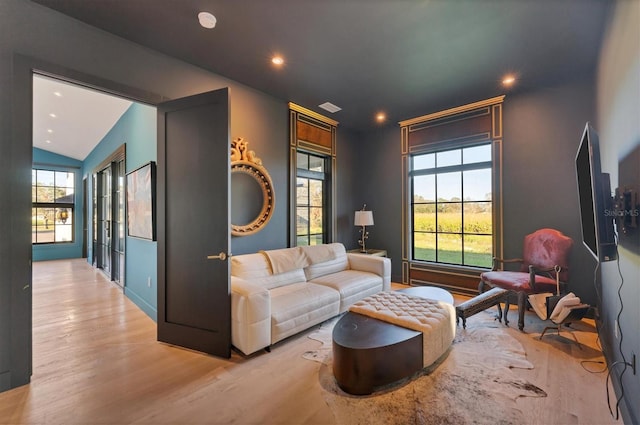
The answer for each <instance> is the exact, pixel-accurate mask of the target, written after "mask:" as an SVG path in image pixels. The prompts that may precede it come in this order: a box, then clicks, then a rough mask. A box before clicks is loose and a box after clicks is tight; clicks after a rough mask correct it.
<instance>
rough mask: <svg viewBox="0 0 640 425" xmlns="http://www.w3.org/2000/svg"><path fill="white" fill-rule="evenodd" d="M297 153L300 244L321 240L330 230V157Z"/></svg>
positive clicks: (298, 233)
mask: <svg viewBox="0 0 640 425" xmlns="http://www.w3.org/2000/svg"><path fill="white" fill-rule="evenodd" d="M296 156H297V158H296V163H297V172H296V241H297V245H318V244H322V243H324V242H326V234H327V225H326V222H327V202H328V194H329V191H328V190H327V181H328V180H329V179H328V177H329V176H328V174H327V165H326V164H327V159H326V158H325V157H322V156H318V155H312V154H309V153H304V152H300V151H298V152H297V154H296Z"/></svg>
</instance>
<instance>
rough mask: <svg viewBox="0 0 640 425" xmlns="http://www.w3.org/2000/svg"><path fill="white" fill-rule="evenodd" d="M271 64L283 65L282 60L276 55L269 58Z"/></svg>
mask: <svg viewBox="0 0 640 425" xmlns="http://www.w3.org/2000/svg"><path fill="white" fill-rule="evenodd" d="M271 63H272V64H274V65H277V66H282V65H284V58H283V57H282V56H280V55H276V56H274V57H272V58H271Z"/></svg>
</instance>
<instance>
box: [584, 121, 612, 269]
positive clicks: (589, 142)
mask: <svg viewBox="0 0 640 425" xmlns="http://www.w3.org/2000/svg"><path fill="white" fill-rule="evenodd" d="M576 176H577V178H578V197H579V198H580V222H581V225H582V242H583V243H584V245H585V246H586V247H587V249H588V250H589V252H590V253H591V254H592V255H593V256H594V257H595V258H596V260H598V261H611V260H615V259H616V258H617V247H616V236H615V229H614V218H615V214H614V211H613V198H612V196H611V183H610V181H609V174H606V173H603V172H602V171H601V168H600V145H599V140H598V134H597V133H596V131H595V130H594V129H593V127H591V125H590V124H589V123H587V124H586V125H585V128H584V132H583V133H582V139H581V140H580V146H579V147H578V152H577V154H576Z"/></svg>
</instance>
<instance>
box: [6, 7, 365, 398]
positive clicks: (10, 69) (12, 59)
mask: <svg viewBox="0 0 640 425" xmlns="http://www.w3.org/2000/svg"><path fill="white" fill-rule="evenodd" d="M32 68H35V69H38V70H40V71H46V72H49V73H52V74H55V75H60V76H65V77H67V78H71V79H74V80H76V81H81V82H89V83H91V84H93V85H95V86H97V87H100V88H104V89H108V90H109V91H111V92H112V93H114V94H121V95H126V96H127V97H130V98H132V99H134V100H140V101H143V102H147V103H151V104H154V103H156V102H157V101H158V100H161V99H171V98H177V97H182V96H188V95H191V94H196V93H200V92H204V91H208V90H214V89H218V88H222V87H229V92H230V104H231V111H230V112H231V114H230V116H231V123H230V126H231V137H232V138H235V137H244V138H245V140H247V141H249V146H250V148H251V149H252V150H254V151H255V152H256V154H257V155H258V156H259V157H260V158H261V159H262V161H263V165H264V166H265V167H266V168H267V170H268V171H269V173H270V175H271V178H272V180H273V184H274V188H275V192H276V210H275V214H274V216H273V218H272V219H271V221H270V222H269V224H268V225H267V227H266V228H265V229H264V230H262V231H260V232H259V233H257V234H256V235H255V236H249V237H244V238H234V239H233V240H232V241H231V248H232V252H233V253H234V254H241V253H245V252H255V251H257V250H260V249H270V248H282V247H286V246H287V241H288V236H287V231H288V228H287V210H288V207H287V205H288V196H287V193H288V181H287V178H288V177H287V176H288V172H287V169H288V144H289V141H288V112H287V111H288V106H287V102H286V101H285V100H279V99H275V98H273V97H271V96H268V95H266V94H264V93H262V92H260V91H257V90H254V89H252V88H249V87H247V86H244V85H242V84H239V83H237V82H235V81H233V80H229V79H226V78H223V77H221V76H218V75H216V74H213V73H210V72H207V71H205V70H203V69H200V68H197V67H195V66H191V65H188V64H186V63H184V62H180V61H178V60H175V59H173V58H170V57H167V56H164V55H162V54H159V53H156V52H154V51H151V50H149V49H146V48H143V47H140V46H138V45H135V44H133V43H130V42H128V41H125V40H123V39H121V38H118V37H114V36H112V35H109V34H107V33H105V32H103V31H100V30H97V29H95V28H92V27H90V26H87V25H85V24H83V23H80V22H78V21H76V20H74V19H71V18H69V17H66V16H64V15H61V14H58V13H56V12H53V11H51V10H50V9H47V8H45V7H42V6H40V5H37V4H33V3H31V2H28V1H25V0H2V1H0V181H2V182H3V183H4V182H8V183H9V184H2V185H0V199H2V201H1V203H0V214H1V216H2V217H4V219H3V220H0V235H1V237H0V270H2V273H1V274H0V391H2V390H5V389H8V388H12V387H15V386H18V385H22V384H25V383H27V382H28V381H29V377H30V375H31V296H32V294H31V288H30V284H31V265H30V259H31V236H30V232H31V226H30V220H28V219H26V218H27V217H29V211H30V209H31V199H30V189H29V188H30V185H31V171H30V170H31V163H32V143H31V101H32V94H31V69H32ZM342 131H343V130H342V129H341V128H340V127H339V129H338V155H339V159H338V176H341V175H342V176H344V179H345V183H344V184H341V183H340V182H338V203H337V212H338V231H339V232H347V235H346V236H342V235H341V234H339V236H338V240H340V241H345V242H347V241H349V240H350V239H351V232H352V230H353V228H352V222H351V226H350V225H349V224H348V217H349V214H353V212H352V211H353V207H352V206H351V205H350V204H349V201H350V191H351V187H352V183H351V181H352V180H351V177H350V176H351V173H352V171H351V167H350V166H349V162H348V161H349V160H350V159H351V158H353V155H352V154H351V151H350V150H351V149H352V147H353V146H354V145H355V137H356V136H355V135H353V134H350V133H349V132H348V131H347V130H344V136H343V135H342ZM341 155H342V156H341ZM351 220H353V218H351Z"/></svg>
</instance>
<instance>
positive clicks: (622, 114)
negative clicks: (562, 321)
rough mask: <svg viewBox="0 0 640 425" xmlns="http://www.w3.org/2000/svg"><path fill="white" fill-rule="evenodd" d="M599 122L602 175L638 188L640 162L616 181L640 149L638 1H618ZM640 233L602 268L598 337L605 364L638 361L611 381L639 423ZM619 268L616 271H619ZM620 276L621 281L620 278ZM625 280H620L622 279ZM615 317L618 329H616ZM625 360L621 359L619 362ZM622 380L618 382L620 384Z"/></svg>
mask: <svg viewBox="0 0 640 425" xmlns="http://www.w3.org/2000/svg"><path fill="white" fill-rule="evenodd" d="M597 81H598V92H597V99H598V102H597V105H598V119H597V123H596V129H597V131H598V133H599V135H600V149H601V156H602V171H603V172H606V173H609V174H610V176H611V187H612V189H615V188H616V187H617V186H618V185H619V184H620V185H623V184H624V185H628V184H630V183H633V185H634V186H635V188H636V190H638V189H640V171H638V169H640V163H638V162H636V163H635V164H632V166H634V165H635V169H636V174H635V178H633V179H632V180H635V181H619V173H618V171H619V164H620V162H621V161H624V160H625V158H627V157H628V155H629V154H630V153H631V152H634V151H635V152H637V151H638V149H640V118H639V117H640V2H638V1H625V0H620V1H617V2H616V8H615V12H614V13H613V15H612V16H611V20H610V22H609V27H608V30H607V34H606V36H605V40H604V42H603V47H602V50H601V53H600V66H599V70H598V80H597ZM639 251H640V231H639V230H636V231H635V239H634V240H629V239H622V241H621V243H620V244H619V245H618V254H619V264H618V263H616V262H608V263H604V264H603V265H602V273H601V279H602V311H601V316H602V318H601V323H600V335H601V336H602V337H603V338H602V342H603V347H604V350H605V353H606V355H607V360H608V361H609V364H610V365H611V364H613V363H614V362H615V363H617V362H623V361H626V362H630V361H631V358H632V356H633V354H635V356H636V374H635V376H634V375H633V374H632V371H631V369H630V368H628V369H627V370H626V371H624V366H623V363H618V364H617V365H616V366H615V367H611V366H610V368H611V369H612V370H613V373H612V382H613V384H614V387H615V388H616V390H617V393H618V394H620V389H621V385H622V386H623V387H624V393H625V399H624V400H623V402H622V403H621V412H622V418H623V419H624V423H629V424H632V423H633V424H637V423H640V365H638V363H639V362H640V358H639V357H638V356H640V331H639V329H640V308H639V306H640V254H639ZM618 267H620V271H618ZM621 275H622V276H621ZM623 279H624V280H623ZM618 317H619V325H620V330H619V332H618V336H616V332H615V326H616V320H617V319H618ZM623 356H624V358H623ZM620 376H622V379H620Z"/></svg>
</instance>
